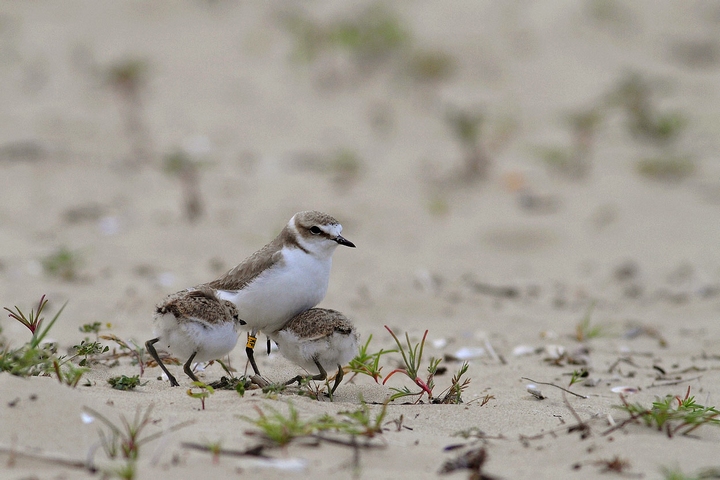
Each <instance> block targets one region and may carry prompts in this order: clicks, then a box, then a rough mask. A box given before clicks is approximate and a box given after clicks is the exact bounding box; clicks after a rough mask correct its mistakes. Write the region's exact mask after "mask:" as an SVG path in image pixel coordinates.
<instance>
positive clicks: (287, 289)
mask: <svg viewBox="0 0 720 480" xmlns="http://www.w3.org/2000/svg"><path fill="white" fill-rule="evenodd" d="M340 232H342V225H340V223H338V221H337V220H335V219H334V218H333V217H331V216H330V215H327V214H325V213H321V212H316V211H307V212H299V213H296V214H295V215H293V217H292V218H291V219H290V221H289V222H288V223H287V225H286V226H285V227H284V228H283V229H282V231H281V232H280V234H279V235H278V236H277V237H276V238H275V239H274V240H273V241H271V242H270V243H268V244H267V245H265V246H264V247H263V248H261V249H260V250H258V251H257V252H255V253H253V254H252V255H251V256H250V257H248V258H247V259H245V260H244V261H243V262H242V263H241V264H239V265H238V266H236V267H235V268H232V269H231V270H230V271H229V272H227V273H226V274H225V275H223V276H221V277H220V278H218V279H217V280H214V281H212V282H210V283H208V284H205V285H204V286H203V287H208V288H212V289H215V290H217V291H218V296H219V297H220V298H222V299H223V300H229V301H231V302H232V303H234V304H235V305H236V306H237V309H238V314H239V316H240V318H242V319H243V320H244V321H245V322H247V326H248V328H250V332H249V334H248V342H247V345H246V348H245V351H246V352H247V356H248V360H250V364H251V365H252V368H253V371H254V372H255V374H256V375H258V376H259V375H260V371H259V370H258V367H257V364H256V363H255V358H254V356H253V348H254V347H255V341H256V339H257V337H256V336H257V333H258V332H259V331H262V332H264V333H266V334H267V333H268V332H276V331H278V330H280V329H281V328H282V327H283V325H285V324H286V323H287V322H288V320H290V319H291V318H293V317H294V316H295V315H297V314H298V313H301V312H303V311H305V310H308V309H310V308H312V307H314V306H315V305H317V304H318V303H320V301H321V300H322V299H323V298H324V297H325V294H326V293H327V289H328V282H329V279H330V267H331V265H332V254H333V252H334V251H335V248H336V247H337V246H338V245H345V246H347V247H355V244H353V243H352V242H351V241H349V240H347V239H345V238H344V237H343V236H342V235H340Z"/></svg>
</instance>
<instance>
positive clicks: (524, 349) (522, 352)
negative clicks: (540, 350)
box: [512, 345, 537, 357]
mask: <svg viewBox="0 0 720 480" xmlns="http://www.w3.org/2000/svg"><path fill="white" fill-rule="evenodd" d="M536 351H537V349H536V348H535V347H531V346H530V345H518V346H517V347H515V348H513V351H512V354H513V357H524V356H526V355H532V354H533V353H535V352H536Z"/></svg>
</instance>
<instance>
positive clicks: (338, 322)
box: [265, 308, 358, 395]
mask: <svg viewBox="0 0 720 480" xmlns="http://www.w3.org/2000/svg"><path fill="white" fill-rule="evenodd" d="M265 333H266V334H267V336H268V337H270V338H271V339H272V340H273V341H274V342H275V343H277V345H278V350H280V353H281V354H282V355H283V356H284V357H285V358H287V359H288V360H290V361H292V362H295V363H296V364H298V365H300V366H301V367H302V368H304V369H305V370H307V371H308V372H318V373H317V374H316V375H314V376H311V377H310V378H312V379H313V380H325V379H326V378H327V370H331V369H334V368H337V369H338V373H337V375H336V376H335V383H334V384H333V387H332V390H330V394H331V395H332V394H333V393H335V389H336V388H337V387H338V385H340V382H341V381H342V378H343V368H342V366H343V365H345V364H346V363H348V362H349V361H350V360H352V359H353V358H355V356H356V355H357V352H358V334H357V332H356V331H355V327H354V326H353V324H352V322H351V321H350V320H348V319H347V317H345V315H343V314H342V313H340V312H338V311H336V310H327V309H324V308H311V309H310V310H306V311H304V312H302V313H300V314H299V315H296V316H295V317H293V318H292V319H291V320H290V321H289V322H288V323H287V324H286V325H285V326H284V327H283V328H281V329H280V330H278V331H276V332H267V331H266V332H265ZM304 378H305V377H303V376H302V375H298V376H297V377H294V378H292V379H290V380H288V381H287V382H286V385H289V384H291V383H293V382H298V383H300V382H301V381H302V380H303V379H304Z"/></svg>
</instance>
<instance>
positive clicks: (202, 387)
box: [187, 382, 215, 410]
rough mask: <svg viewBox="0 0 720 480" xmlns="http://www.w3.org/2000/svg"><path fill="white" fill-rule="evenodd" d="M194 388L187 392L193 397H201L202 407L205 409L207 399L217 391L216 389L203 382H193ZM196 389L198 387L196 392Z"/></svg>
mask: <svg viewBox="0 0 720 480" xmlns="http://www.w3.org/2000/svg"><path fill="white" fill-rule="evenodd" d="M192 384H193V386H192V388H188V390H187V394H188V396H190V397H192V398H199V399H200V404H201V405H202V409H203V410H205V399H206V398H208V397H209V396H210V395H212V394H214V393H215V389H214V388H213V387H211V386H210V385H207V384H205V383H203V382H192ZM195 389H198V391H197V392H196V391H195Z"/></svg>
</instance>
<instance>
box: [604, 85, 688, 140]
mask: <svg viewBox="0 0 720 480" xmlns="http://www.w3.org/2000/svg"><path fill="white" fill-rule="evenodd" d="M653 88H654V87H653V85H652V84H651V82H649V81H648V80H647V79H645V78H643V76H642V75H640V74H639V73H629V74H627V75H626V76H625V77H624V78H623V79H622V80H621V81H620V82H619V85H618V87H617V88H616V89H615V90H614V91H613V92H612V93H611V95H610V103H611V104H613V105H617V106H619V107H621V108H623V109H624V110H625V112H626V115H627V117H628V126H629V129H630V132H631V133H632V134H633V135H635V136H637V137H641V138H644V139H647V140H651V141H654V142H656V143H661V144H662V143H667V142H669V141H671V140H674V139H675V138H677V136H678V135H679V134H680V132H681V131H682V130H683V128H684V127H685V125H686V121H685V118H684V117H683V116H682V115H681V114H680V113H678V112H658V111H657V109H656V107H655V105H654V103H653V98H652V97H653V94H654V92H653Z"/></svg>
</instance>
